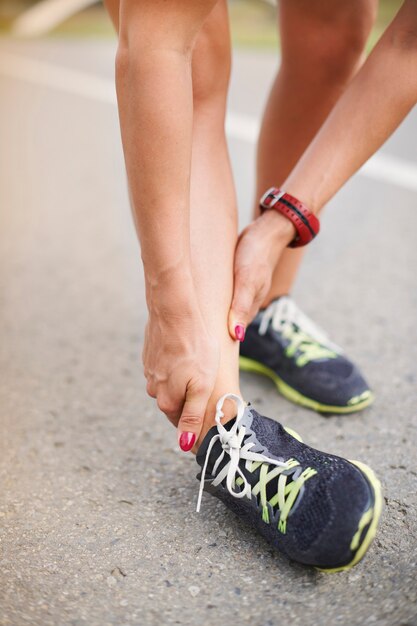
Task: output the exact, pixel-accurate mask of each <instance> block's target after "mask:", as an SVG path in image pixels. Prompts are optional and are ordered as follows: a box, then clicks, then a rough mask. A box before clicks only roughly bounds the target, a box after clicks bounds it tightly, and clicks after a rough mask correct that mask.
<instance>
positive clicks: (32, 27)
mask: <svg viewBox="0 0 417 626" xmlns="http://www.w3.org/2000/svg"><path fill="white" fill-rule="evenodd" d="M95 2H96V0H42V1H41V2H38V3H37V4H35V5H33V6H31V7H29V8H28V9H26V11H24V12H23V13H21V14H20V15H19V17H18V18H17V19H16V20H15V22H14V23H13V27H12V32H13V34H14V35H17V36H18V37H39V36H40V35H45V34H46V33H47V32H49V31H50V30H52V29H53V28H55V26H57V25H58V24H60V23H61V22H63V21H64V20H66V19H68V18H69V17H71V15H74V14H75V13H78V11H81V10H82V9H85V8H87V7H89V6H90V5H92V4H95Z"/></svg>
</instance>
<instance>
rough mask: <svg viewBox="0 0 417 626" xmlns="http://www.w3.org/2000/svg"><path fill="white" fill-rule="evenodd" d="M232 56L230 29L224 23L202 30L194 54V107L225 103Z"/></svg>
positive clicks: (207, 25) (211, 25)
mask: <svg viewBox="0 0 417 626" xmlns="http://www.w3.org/2000/svg"><path fill="white" fill-rule="evenodd" d="M230 57H231V53H230V41H229V33H228V30H227V31H226V29H225V28H224V27H223V24H218V23H217V28H216V23H215V20H214V19H213V21H212V23H211V22H210V20H208V22H207V24H205V25H204V26H203V28H202V29H201V31H200V33H199V35H198V39H197V42H196V45H195V48H194V51H193V61H192V72H193V100H194V108H195V109H198V108H200V107H205V106H207V105H210V104H211V103H218V102H221V103H223V104H225V102H226V97H227V90H228V86H229V79H230V69H231V59H230Z"/></svg>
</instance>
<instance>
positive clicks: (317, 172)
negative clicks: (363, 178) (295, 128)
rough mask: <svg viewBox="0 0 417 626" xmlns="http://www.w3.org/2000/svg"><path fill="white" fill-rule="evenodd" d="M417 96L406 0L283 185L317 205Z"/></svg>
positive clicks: (416, 57)
mask: <svg viewBox="0 0 417 626" xmlns="http://www.w3.org/2000/svg"><path fill="white" fill-rule="evenodd" d="M416 101H417V2H416V0H408V1H407V2H406V3H405V4H404V5H403V7H402V9H401V11H400V13H399V14H398V16H397V18H396V19H395V20H394V22H393V23H392V24H391V25H390V27H389V28H388V29H387V31H386V32H385V34H384V35H383V37H382V38H381V40H380V42H379V43H378V45H377V46H376V48H375V50H374V51H373V53H372V54H371V55H370V57H369V59H368V60H367V62H366V63H365V65H364V67H363V68H362V70H361V71H360V72H359V74H358V75H357V77H356V78H355V79H354V80H353V82H352V83H351V85H350V86H349V87H348V89H347V90H346V92H345V94H344V95H343V96H342V98H341V99H340V100H339V102H338V104H337V105H336V106H335V108H334V109H333V111H332V113H331V115H330V116H329V118H328V119H327V121H326V122H325V124H324V125H323V127H322V128H321V130H320V131H319V133H318V134H317V136H316V138H315V139H314V140H313V142H312V143H311V144H310V146H309V148H308V149H307V150H306V152H305V153H304V155H303V157H302V158H301V159H300V161H299V162H298V164H297V166H296V167H295V168H294V170H293V171H292V172H291V174H290V175H289V177H288V178H287V180H286V181H285V183H284V185H283V187H284V188H285V189H286V190H288V191H289V192H290V193H292V194H294V195H295V196H297V197H299V198H300V199H302V200H303V201H304V202H306V204H307V205H308V206H309V207H310V208H311V209H312V210H314V211H318V210H320V209H321V208H322V207H323V206H324V204H326V202H327V201H328V200H329V199H330V198H331V197H332V196H333V195H334V194H335V193H336V192H337V191H338V190H339V189H340V187H342V185H343V184H344V183H345V182H346V181H347V180H348V179H349V178H350V177H351V176H352V175H353V174H354V173H355V172H356V170H357V169H359V168H360V167H361V166H362V165H363V163H365V162H366V161H367V159H368V158H369V157H370V156H371V155H372V154H373V153H374V152H375V151H376V150H377V149H378V148H379V147H380V146H381V145H382V144H383V143H384V142H385V141H386V139H388V137H389V136H390V135H391V134H392V133H393V131H394V130H395V129H396V128H397V126H398V125H399V124H400V122H401V121H402V120H403V119H404V117H405V116H406V115H407V113H408V112H409V111H410V110H411V108H412V107H413V105H414V104H415V103H416Z"/></svg>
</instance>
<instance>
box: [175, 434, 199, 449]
mask: <svg viewBox="0 0 417 626" xmlns="http://www.w3.org/2000/svg"><path fill="white" fill-rule="evenodd" d="M195 439H196V436H195V433H181V435H180V437H179V439H178V443H179V444H180V448H181V450H182V451H183V452H189V451H190V450H191V448H192V447H193V445H194V444H195Z"/></svg>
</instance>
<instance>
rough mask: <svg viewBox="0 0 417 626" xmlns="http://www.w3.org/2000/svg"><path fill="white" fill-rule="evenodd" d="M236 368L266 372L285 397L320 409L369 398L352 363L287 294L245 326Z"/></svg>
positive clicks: (348, 406) (356, 404) (348, 407)
mask: <svg viewBox="0 0 417 626" xmlns="http://www.w3.org/2000/svg"><path fill="white" fill-rule="evenodd" d="M240 368H241V369H242V370H246V371H249V372H256V373H257V374H263V375H264V376H268V378H271V379H272V380H273V381H274V382H275V384H276V386H277V389H278V391H279V392H280V393H281V394H282V395H283V396H285V397H286V398H287V399H288V400H291V401H292V402H295V403H296V404H301V405H302V406H305V407H307V408H309V409H313V410H314V411H317V412H319V413H328V414H332V413H354V412H356V411H360V410H362V409H364V408H365V407H367V406H369V405H370V404H371V403H372V402H373V399H374V396H373V393H372V391H371V390H370V388H369V386H368V384H367V382H366V380H365V379H364V377H363V376H362V374H361V372H360V371H359V369H358V368H357V367H356V365H354V363H352V361H350V360H349V359H348V358H347V357H346V356H345V355H344V354H343V351H342V350H341V348H339V347H338V346H337V345H335V344H334V343H332V342H331V341H330V340H329V338H328V337H327V336H326V334H325V333H324V331H322V330H321V329H320V328H319V327H318V326H316V325H315V324H314V322H313V321H312V320H310V319H309V318H308V317H307V316H306V315H305V314H304V313H303V312H302V311H300V309H299V308H298V307H297V305H296V304H295V302H294V301H293V300H292V299H291V298H290V297H288V296H282V297H281V298H277V299H276V300H273V301H272V302H271V304H270V305H269V306H268V307H267V308H266V309H264V310H262V311H260V312H259V313H258V315H257V316H256V317H255V319H254V320H253V322H252V323H251V324H250V325H249V326H248V328H247V329H246V335H245V340H244V341H243V342H242V344H241V346H240Z"/></svg>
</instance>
